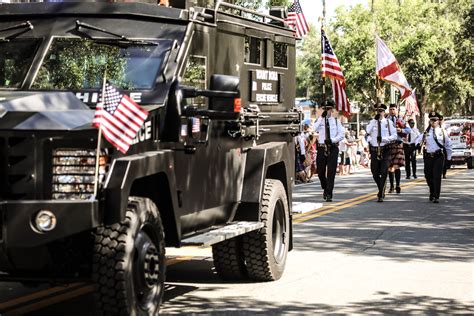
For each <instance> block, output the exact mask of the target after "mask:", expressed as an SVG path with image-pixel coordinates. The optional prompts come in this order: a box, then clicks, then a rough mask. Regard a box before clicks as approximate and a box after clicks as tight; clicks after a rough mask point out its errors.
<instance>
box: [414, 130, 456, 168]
mask: <svg viewBox="0 0 474 316" xmlns="http://www.w3.org/2000/svg"><path fill="white" fill-rule="evenodd" d="M434 133H435V137H436V139H437V140H438V143H440V145H442V146H444V148H446V153H447V154H448V157H447V159H448V160H451V157H452V155H453V149H452V145H451V139H450V138H449V137H448V134H447V133H446V131H445V130H444V129H443V128H441V127H436V128H435V131H434ZM424 135H425V134H421V135H420V136H418V138H417V139H416V144H419V143H421V142H422V141H423V136H424ZM425 148H426V152H427V153H429V154H433V153H435V152H437V151H438V150H440V149H442V148H441V147H439V146H438V144H437V143H436V141H435V139H434V137H433V128H432V127H430V128H429V130H428V131H427V132H426V138H425Z"/></svg>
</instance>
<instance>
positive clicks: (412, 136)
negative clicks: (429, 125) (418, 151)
mask: <svg viewBox="0 0 474 316" xmlns="http://www.w3.org/2000/svg"><path fill="white" fill-rule="evenodd" d="M418 136H420V131H419V130H418V128H416V127H413V128H412V129H411V131H410V133H408V135H407V142H406V143H407V144H409V145H412V144H415V143H416V140H417V138H418Z"/></svg>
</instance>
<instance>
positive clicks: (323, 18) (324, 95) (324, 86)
mask: <svg viewBox="0 0 474 316" xmlns="http://www.w3.org/2000/svg"><path fill="white" fill-rule="evenodd" d="M322 1H323V17H322V18H321V30H324V21H325V19H326V0H322ZM323 45H324V44H323V32H321V62H322V61H323V60H322V59H323V56H322V53H323V52H324V47H323ZM322 79H323V83H322V85H323V98H322V99H323V102H322V104H324V103H325V102H326V76H325V75H323V78H322Z"/></svg>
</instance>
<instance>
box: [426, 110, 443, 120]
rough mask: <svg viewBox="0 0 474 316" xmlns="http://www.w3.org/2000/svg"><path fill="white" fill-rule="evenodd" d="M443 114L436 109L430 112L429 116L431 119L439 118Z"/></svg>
mask: <svg viewBox="0 0 474 316" xmlns="http://www.w3.org/2000/svg"><path fill="white" fill-rule="evenodd" d="M442 117H443V116H442V115H441V114H439V113H438V112H435V111H432V112H430V114H428V118H429V119H432V118H437V119H439V120H440V119H441V118H442Z"/></svg>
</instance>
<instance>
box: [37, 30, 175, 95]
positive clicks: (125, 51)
mask: <svg viewBox="0 0 474 316" xmlns="http://www.w3.org/2000/svg"><path fill="white" fill-rule="evenodd" d="M165 43H166V42H164V43H163V44H161V43H160V45H157V46H153V45H151V46H144V45H135V46H134V45H133V44H132V45H130V46H126V47H118V46H112V45H107V44H103V43H102V44H101V43H95V42H93V41H89V40H85V39H78V38H56V39H54V41H53V43H52V44H51V47H50V49H49V51H48V54H47V55H46V58H45V60H44V61H43V64H42V65H41V68H40V70H39V72H38V75H37V76H36V79H35V81H34V84H33V88H35V89H47V90H70V89H98V88H100V87H101V86H102V78H103V74H104V71H105V69H107V79H108V80H109V81H110V82H112V83H113V84H114V85H115V86H117V87H119V88H121V89H126V90H143V89H151V88H153V86H154V84H155V80H156V77H157V74H158V71H159V70H160V69H161V65H162V63H163V60H164V57H165V53H166V51H167V48H169V45H167V44H165Z"/></svg>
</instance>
